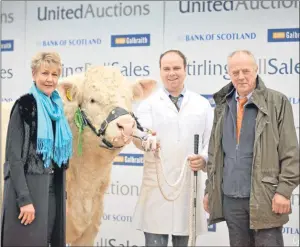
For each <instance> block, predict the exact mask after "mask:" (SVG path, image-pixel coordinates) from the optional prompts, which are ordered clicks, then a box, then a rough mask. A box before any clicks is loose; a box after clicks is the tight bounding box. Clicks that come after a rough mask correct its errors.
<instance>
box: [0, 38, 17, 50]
mask: <svg viewBox="0 0 300 247" xmlns="http://www.w3.org/2000/svg"><path fill="white" fill-rule="evenodd" d="M13 50H14V40H12V39H9V40H1V52H5V51H13Z"/></svg>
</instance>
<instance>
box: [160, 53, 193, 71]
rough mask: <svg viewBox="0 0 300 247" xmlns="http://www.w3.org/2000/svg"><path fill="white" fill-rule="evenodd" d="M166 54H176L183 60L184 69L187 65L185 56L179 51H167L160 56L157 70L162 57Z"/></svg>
mask: <svg viewBox="0 0 300 247" xmlns="http://www.w3.org/2000/svg"><path fill="white" fill-rule="evenodd" d="M168 53H176V54H178V55H179V56H180V57H181V58H182V59H183V65H184V68H185V67H186V65H187V60H186V56H185V55H184V54H183V53H182V52H181V51H179V50H168V51H165V52H164V53H163V54H161V55H160V57H159V68H161V59H162V58H163V57H164V55H166V54H168Z"/></svg>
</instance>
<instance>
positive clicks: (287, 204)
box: [272, 193, 291, 214]
mask: <svg viewBox="0 0 300 247" xmlns="http://www.w3.org/2000/svg"><path fill="white" fill-rule="evenodd" d="M290 209H291V201H290V200H289V199H287V198H285V197H284V196H282V195H280V194H278V193H275V195H274V197H273V200H272V211H273V212H274V213H276V214H287V213H289V212H290Z"/></svg>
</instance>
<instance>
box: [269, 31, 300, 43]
mask: <svg viewBox="0 0 300 247" xmlns="http://www.w3.org/2000/svg"><path fill="white" fill-rule="evenodd" d="M299 41H300V28H278V29H268V42H299Z"/></svg>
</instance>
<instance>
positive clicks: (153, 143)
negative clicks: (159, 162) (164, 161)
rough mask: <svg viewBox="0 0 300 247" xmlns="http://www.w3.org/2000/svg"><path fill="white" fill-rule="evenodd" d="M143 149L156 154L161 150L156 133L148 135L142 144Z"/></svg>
mask: <svg viewBox="0 0 300 247" xmlns="http://www.w3.org/2000/svg"><path fill="white" fill-rule="evenodd" d="M142 147H143V149H144V150H145V151H146V152H149V151H153V152H156V151H157V150H158V149H159V142H158V140H157V137H156V133H155V132H153V133H152V134H150V135H147V136H146V137H145V138H144V141H143V142H142Z"/></svg>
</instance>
